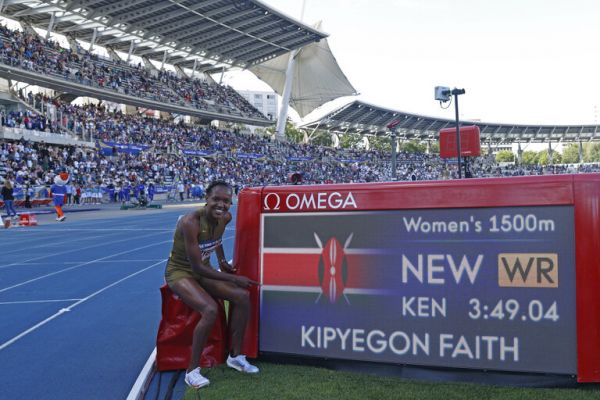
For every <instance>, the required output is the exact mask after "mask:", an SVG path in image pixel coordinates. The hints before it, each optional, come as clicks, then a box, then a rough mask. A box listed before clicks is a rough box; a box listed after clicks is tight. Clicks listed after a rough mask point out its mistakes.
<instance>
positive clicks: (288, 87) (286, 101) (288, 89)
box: [275, 0, 306, 140]
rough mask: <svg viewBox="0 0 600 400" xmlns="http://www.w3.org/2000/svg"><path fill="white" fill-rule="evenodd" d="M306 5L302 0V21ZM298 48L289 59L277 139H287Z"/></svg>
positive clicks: (278, 119) (276, 133) (304, 0)
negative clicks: (286, 130)
mask: <svg viewBox="0 0 600 400" xmlns="http://www.w3.org/2000/svg"><path fill="white" fill-rule="evenodd" d="M305 6H306V0H302V11H301V12H300V21H302V20H303V19H304V8H305ZM297 54H298V50H294V51H292V52H291V54H290V59H289V61H288V65H287V70H286V71H285V86H284V87H283V95H282V99H281V110H280V111H279V118H277V130H276V132H275V139H277V140H285V125H286V122H287V117H288V108H289V107H290V96H291V94H292V84H293V82H292V81H293V79H294V68H295V67H296V55H297Z"/></svg>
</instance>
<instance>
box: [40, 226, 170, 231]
mask: <svg viewBox="0 0 600 400" xmlns="http://www.w3.org/2000/svg"><path fill="white" fill-rule="evenodd" d="M140 229H143V230H145V231H161V232H173V229H164V228H141V227H140V228H64V229H61V230H60V231H59V230H56V229H36V231H37V232H87V231H90V232H122V231H135V232H139V231H140Z"/></svg>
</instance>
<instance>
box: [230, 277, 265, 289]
mask: <svg viewBox="0 0 600 400" xmlns="http://www.w3.org/2000/svg"><path fill="white" fill-rule="evenodd" d="M232 282H233V283H234V284H235V285H236V286H239V287H241V288H244V289H248V288H249V287H250V286H252V285H257V286H260V283H258V282H256V281H253V280H252V279H250V278H248V277H246V276H243V275H232Z"/></svg>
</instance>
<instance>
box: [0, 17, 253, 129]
mask: <svg viewBox="0 0 600 400" xmlns="http://www.w3.org/2000/svg"><path fill="white" fill-rule="evenodd" d="M0 62H2V63H4V64H8V65H10V66H13V67H18V68H23V69H26V70H29V71H34V72H37V73H39V74H43V75H50V76H54V77H56V78H60V79H65V80H68V81H72V82H76V83H79V84H83V85H87V86H95V87H99V88H102V89H107V90H114V91H117V92H119V93H122V94H126V95H131V96H135V97H140V98H146V99H150V100H155V101H160V102H163V103H170V104H174V105H178V106H186V107H191V108H197V109H200V110H204V111H211V112H217V113H222V114H232V115H233V114H235V115H236V116H242V117H247V118H255V119H262V120H264V119H265V117H264V116H263V115H262V114H261V113H260V112H259V111H258V110H257V109H256V108H254V107H253V106H252V105H251V104H250V103H249V102H248V101H247V100H246V99H244V98H243V97H242V96H241V95H240V94H239V93H237V92H236V91H235V90H234V89H233V88H231V87H229V86H224V85H219V84H216V83H212V82H208V81H206V80H202V79H192V78H180V77H178V76H177V75H176V74H175V73H173V72H171V71H165V70H160V71H159V70H155V69H148V68H144V67H143V66H142V65H141V64H138V65H137V66H134V65H131V64H129V63H127V62H125V61H122V60H111V59H105V58H102V57H100V56H99V55H97V54H94V53H91V52H88V51H85V50H83V49H82V48H81V47H80V46H79V45H77V48H75V49H66V48H63V47H61V46H60V45H59V44H58V43H56V42H54V41H52V40H47V39H44V38H42V37H40V36H39V35H37V34H34V33H29V32H22V31H19V30H11V29H9V28H7V27H6V26H2V25H0Z"/></svg>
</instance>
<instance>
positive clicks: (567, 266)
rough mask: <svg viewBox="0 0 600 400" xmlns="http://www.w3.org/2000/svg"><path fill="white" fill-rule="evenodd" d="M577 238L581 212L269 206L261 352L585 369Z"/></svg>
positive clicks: (569, 370) (557, 209)
mask: <svg viewBox="0 0 600 400" xmlns="http://www.w3.org/2000/svg"><path fill="white" fill-rule="evenodd" d="M573 233H574V229H573V207H571V206H554V207H553V206H548V207H516V208H481V209H470V208H465V209H436V210H416V211H415V210H394V211H355V212H327V213H308V214H303V213H291V214H263V230H262V249H261V250H262V251H261V253H262V287H261V291H262V292H261V296H262V298H261V318H260V343H261V349H262V350H264V351H271V352H279V353H289V354H299V355H310V356H316V357H324V358H340V359H353V360H361V361H375V362H377V361H381V362H388V363H402V364H419V365H431V366H442V367H461V368H480V369H498V370H510V371H530V372H555V373H565V374H575V373H576V372H577V360H576V346H575V344H576V340H575V338H576V331H575V256H574V248H573ZM548 349H552V351H548Z"/></svg>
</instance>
